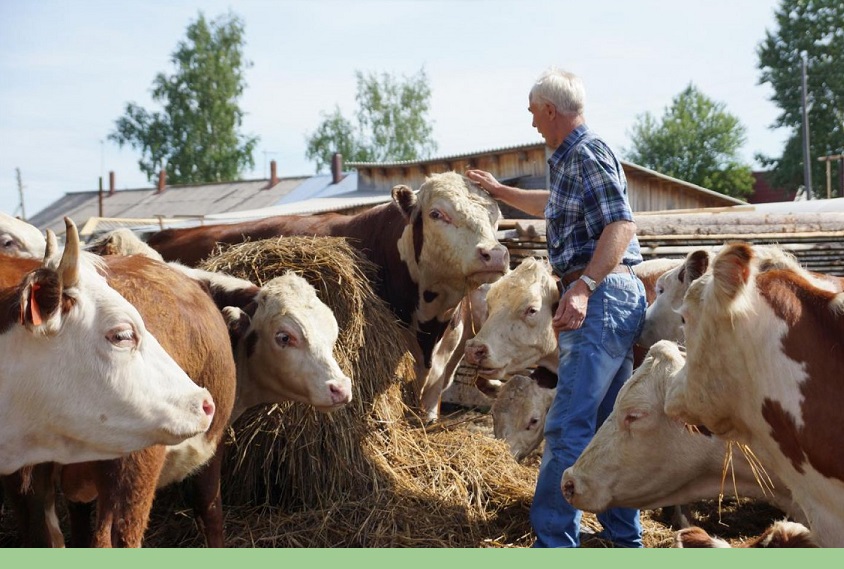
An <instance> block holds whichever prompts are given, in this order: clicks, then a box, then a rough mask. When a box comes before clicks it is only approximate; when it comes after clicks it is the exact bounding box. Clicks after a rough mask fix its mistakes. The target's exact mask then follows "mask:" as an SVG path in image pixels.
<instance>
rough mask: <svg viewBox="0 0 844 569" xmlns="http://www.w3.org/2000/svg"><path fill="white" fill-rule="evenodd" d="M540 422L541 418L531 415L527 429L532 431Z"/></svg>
mask: <svg viewBox="0 0 844 569" xmlns="http://www.w3.org/2000/svg"><path fill="white" fill-rule="evenodd" d="M538 423H539V419H537V418H536V417H531V418H530V422H529V423H528V426H527V430H528V431H530V430H531V429H533V428H535V427H536V425H537V424H538Z"/></svg>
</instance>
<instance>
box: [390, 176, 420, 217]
mask: <svg viewBox="0 0 844 569" xmlns="http://www.w3.org/2000/svg"><path fill="white" fill-rule="evenodd" d="M391 195H392V197H393V201H394V202H395V203H396V205H397V206H399V209H400V210H401V212H402V213H403V214H404V216H405V217H406V218H407V219H410V216H411V214H412V213H413V210H414V208H415V207H416V193H415V192H414V191H413V190H411V189H410V188H409V187H408V186H405V185H403V184H400V185H398V186H394V187H393V191H392V192H391Z"/></svg>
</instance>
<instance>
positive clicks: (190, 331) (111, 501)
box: [5, 255, 352, 546]
mask: <svg viewBox="0 0 844 569" xmlns="http://www.w3.org/2000/svg"><path fill="white" fill-rule="evenodd" d="M105 261H106V262H107V263H108V265H109V269H110V273H109V277H110V279H112V280H116V282H115V286H117V288H118V289H119V290H121V292H122V293H123V294H124V295H126V296H127V298H129V299H130V300H132V301H133V302H135V303H136V304H138V305H139V306H141V307H142V309H143V308H145V309H147V310H149V311H152V314H153V316H155V317H157V318H158V322H159V325H160V326H162V327H163V328H165V329H166V334H167V335H169V336H170V339H171V341H172V342H173V343H172V344H170V345H169V346H166V347H167V348H168V350H173V353H175V354H177V355H178V356H180V357H181V361H183V362H185V363H184V365H185V366H186V367H185V369H187V370H188V373H191V376H192V377H197V378H199V379H198V380H197V381H198V382H200V381H204V382H209V381H222V384H223V385H222V386H217V389H218V390H219V389H223V390H224V391H225V394H224V395H225V396H226V400H227V401H228V402H229V405H228V407H227V411H231V420H232V421H233V420H234V419H236V418H237V417H238V416H239V415H240V414H241V413H242V412H243V411H244V410H245V409H247V408H248V407H250V406H251V405H255V404H259V403H275V402H281V401H287V400H295V401H301V402H304V403H307V404H311V405H314V406H315V407H316V408H317V409H318V410H320V411H323V412H328V411H333V410H335V409H338V408H340V407H342V406H343V405H344V404H346V403H348V402H349V401H351V397H352V393H351V380H350V379H349V378H348V377H347V376H346V375H345V374H344V373H343V372H342V371H341V370H340V368H339V366H338V364H337V362H336V360H335V359H334V357H333V355H332V350H333V348H334V344H335V342H336V339H337V332H338V329H337V321H336V319H335V318H334V315H333V313H332V312H331V310H330V309H329V308H328V307H327V306H326V305H325V304H323V303H322V302H321V301H319V300H318V299H317V297H316V291H315V289H314V288H313V286H311V285H310V284H309V283H307V281H305V280H304V279H303V278H302V277H299V276H297V275H294V274H292V273H290V274H285V275H283V276H280V277H277V278H275V279H272V280H270V281H268V282H267V283H266V284H265V286H264V287H262V288H259V287H257V286H255V285H253V284H252V283H250V282H249V281H245V280H242V279H237V278H234V277H230V276H228V275H223V274H219V273H211V272H208V271H202V270H199V269H191V268H187V267H184V266H181V265H178V264H170V265H167V264H164V263H161V262H156V261H153V260H149V259H147V258H146V257H143V256H140V255H132V256H128V257H115V256H108V257H106V258H105ZM212 298H213V300H214V302H217V303H220V306H226V308H225V309H224V310H223V311H222V312H223V314H225V315H226V317H227V318H228V319H229V330H228V331H227V329H226V326H225V324H224V323H223V322H222V316H221V314H220V311H219V310H218V309H217V307H216V306H215V304H214V302H212V300H211V299H212ZM180 299H181V300H180ZM174 304H180V305H182V310H183V312H179V309H177V308H176V307H175V306H174ZM230 304H233V305H235V306H229V305H230ZM185 311H186V312H185ZM167 318H172V319H173V320H172V322H170V321H168V320H167ZM229 333H230V334H231V341H232V348H229V346H228V342H229V340H228V336H229ZM232 349H233V350H234V354H235V359H236V360H237V384H236V388H237V398H236V401H235V402H234V408H233V409H232V406H231V403H232V399H233V390H234V389H235V377H234V374H233V371H232V370H231V369H230V367H231V365H233V364H234V359H233V358H232ZM230 392H231V393H230ZM221 398H222V397H221ZM225 417H226V418H227V419H228V417H229V414H228V413H226V414H225ZM227 424H229V423H228V421H223V422H221V423H220V424H218V425H217V428H216V429H214V437H213V438H212V437H210V436H207V437H205V438H204V439H197V440H195V441H192V443H191V444H190V445H180V446H177V447H166V448H158V447H156V448H153V449H146V450H145V451H144V452H141V453H133V455H130V456H129V457H126V459H121V460H120V461H114V462H112V463H86V464H80V465H73V466H70V467H66V468H65V469H63V471H62V475H61V476H62V487H63V490H64V493H65V495H66V497H67V498H68V499H69V500H70V504H69V508H68V509H69V511H70V513H71V540H72V543H73V544H74V545H89V544H94V545H99V546H103V545H123V546H139V545H140V544H141V542H142V538H143V533H144V530H145V528H146V524H147V520H148V515H149V508H150V507H151V503H152V499H153V496H154V493H155V490H156V488H160V487H163V486H165V485H167V484H170V483H172V482H176V481H179V480H182V479H184V478H186V477H187V476H189V475H190V474H191V473H193V472H196V471H197V469H199V471H198V473H197V474H195V475H194V476H193V478H192V480H191V482H192V484H193V486H194V490H195V491H194V503H193V506H194V511H195V513H196V515H197V517H198V519H199V520H200V522H201V526H202V528H203V530H204V533H205V537H206V541H207V543H208V544H209V545H210V546H222V545H223V531H222V510H221V504H220V493H219V480H220V472H219V468H220V461H221V455H220V453H219V452H218V446H219V442H220V436H221V435H222V430H223V429H224V428H225V426H226V425H227ZM209 432H210V431H209ZM39 474H40V475H41V476H42V477H44V476H46V477H49V476H50V472H49V471H45V472H44V471H42V472H40V473H39ZM36 484H37V488H36V490H35V492H34V493H33V494H31V495H30V496H29V497H27V496H20V495H18V496H17V502H18V503H17V504H16V509H17V510H18V513H19V525H20V526H21V533H22V535H23V536H24V539H25V543H27V544H28V545H49V544H52V545H60V544H61V543H62V540H61V532H60V530H59V529H58V528H57V527H56V523H57V522H56V521H54V520H56V516H55V515H54V514H53V513H52V511H51V510H52V507H53V505H52V503H53V496H52V487H51V486H50V485H49V484H45V483H44V482H43V481H36ZM5 486H6V488H7V492H9V489H11V491H10V492H9V493H10V494H14V493H16V492H18V493H19V489H20V483H19V479H13V480H11V481H6V484H5ZM95 498H96V499H97V501H96V506H97V516H96V529H95V532H94V534H93V536H92V535H91V534H90V527H89V522H88V520H89V519H90V513H89V509H88V505H87V504H89V503H90V502H91V501H92V500H94V499H95ZM33 502H34V503H33ZM22 512H27V513H28V517H29V519H28V520H26V519H21V516H20V514H21V513H22ZM45 516H46V519H44V518H45ZM115 520H121V521H120V523H119V524H118V525H115ZM57 536H58V537H57ZM57 540H58V541H57Z"/></svg>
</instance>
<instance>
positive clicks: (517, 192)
mask: <svg viewBox="0 0 844 569" xmlns="http://www.w3.org/2000/svg"><path fill="white" fill-rule="evenodd" d="M584 98H585V96H584V89H583V84H582V82H581V81H580V79H579V78H578V77H577V76H575V75H573V74H571V73H568V72H565V71H561V70H558V69H556V68H551V69H549V70H547V71H546V72H545V73H543V74H542V75H541V76H540V77H539V79H538V80H537V81H536V83H535V84H534V86H533V88H532V89H531V91H530V95H529V97H528V102H529V107H528V110H529V111H530V113H531V116H532V117H533V126H534V128H536V129H537V130H538V131H539V133H540V134H541V135H542V137H543V138H544V139H545V143H546V145H547V146H548V148H549V149H550V150H551V152H553V154H552V156H551V158H550V159H549V160H548V164H549V167H550V172H551V177H550V180H551V187H550V190H549V191H538V190H522V189H518V188H513V187H509V186H505V185H503V184H501V183H500V182H498V180H496V178H495V177H494V176H493V175H492V174H490V173H489V172H485V171H482V170H469V171H468V172H467V173H466V175H467V176H468V177H469V178H470V179H472V180H474V181H475V182H477V183H478V184H480V185H481V186H482V187H483V188H484V189H485V190H487V191H488V192H489V193H490V194H491V195H492V196H494V197H495V198H496V199H499V200H501V201H502V202H504V203H507V204H509V205H511V206H513V207H516V208H518V209H521V210H522V211H525V212H527V213H529V214H532V215H536V216H540V215H543V214H544V216H545V219H546V220H547V242H548V253H549V260H550V261H551V265H552V266H553V268H554V271H555V272H556V273H557V275H558V276H559V277H560V279H561V281H562V283H563V285H564V286H565V292H564V294H563V296H562V299H561V301H560V304H559V308H558V309H557V312H556V314H555V315H554V319H553V326H554V330H555V332H556V333H557V335H558V342H559V346H560V364H559V370H558V371H559V383H558V387H557V395H556V397H555V399H554V402H553V404H552V405H551V408H550V410H549V412H548V417H547V419H546V424H545V439H546V442H545V454H544V456H543V457H542V466H541V467H540V471H539V478H538V480H537V484H536V491H535V494H534V499H533V505H532V507H531V513H530V517H531V524H532V525H533V529H534V532H535V533H536V542H535V546H536V547H578V546H579V545H580V519H581V512H580V510H577V509H575V508H573V507H572V506H571V505H570V504H569V503H568V502H566V500H565V499H564V498H563V495H562V492H561V490H560V482H561V479H562V474H563V471H564V470H565V469H566V468H567V467H569V466H571V465H572V464H574V462H575V460H576V459H577V457H578V456H579V455H580V453H581V452H582V451H583V449H584V448H586V445H587V444H588V443H589V441H590V440H591V439H592V437H593V436H594V434H595V432H596V430H597V428H598V427H599V426H600V424H601V423H602V422H603V421H604V419H605V418H606V417H607V415H609V413H610V411H611V410H612V407H613V404H614V402H615V398H616V395H617V393H618V390H619V388H621V385H622V384H623V383H624V382H625V381H626V380H627V379H628V378H629V377H630V375H631V374H632V371H633V344H634V342H635V340H636V337H637V336H638V335H639V333H640V331H641V328H642V326H643V323H644V316H645V308H646V300H645V291H644V287H643V285H642V283H641V281H640V280H639V279H638V278H637V277H636V276H635V275H634V273H633V270H632V266H633V265H636V264H638V263H640V262H641V261H642V256H641V253H640V251H639V242H638V240H637V239H636V225H635V223H634V222H633V214H632V211H631V209H630V203H629V200H628V196H627V180H626V178H625V176H624V171H623V170H622V167H621V163H620V162H619V160H618V158H617V157H616V156H615V154H614V153H613V151H612V150H611V149H610V148H609V147H608V146H607V144H606V143H605V142H604V141H603V140H601V139H600V138H599V137H598V136H597V135H596V134H595V133H593V132H592V131H591V130H590V129H589V128H588V127H587V126H586V120H585V118H584V115H583V105H584ZM598 520H599V521H600V522H601V524H602V525H603V531H602V532H601V533H600V534H599V536H600V537H601V538H603V539H605V540H608V541H611V542H612V543H613V544H615V545H618V546H624V547H642V527H641V523H640V520H639V512H638V510H630V509H615V510H608V511H606V512H604V513H602V514H600V515H599V516H598Z"/></svg>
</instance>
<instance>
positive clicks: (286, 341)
mask: <svg viewBox="0 0 844 569" xmlns="http://www.w3.org/2000/svg"><path fill="white" fill-rule="evenodd" d="M275 343H276V344H278V345H279V346H281V347H282V348H286V347H287V346H289V345H290V344H291V343H292V340H291V337H290V334H288V333H287V332H283V331H282V332H278V333H277V334H276V335H275Z"/></svg>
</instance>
